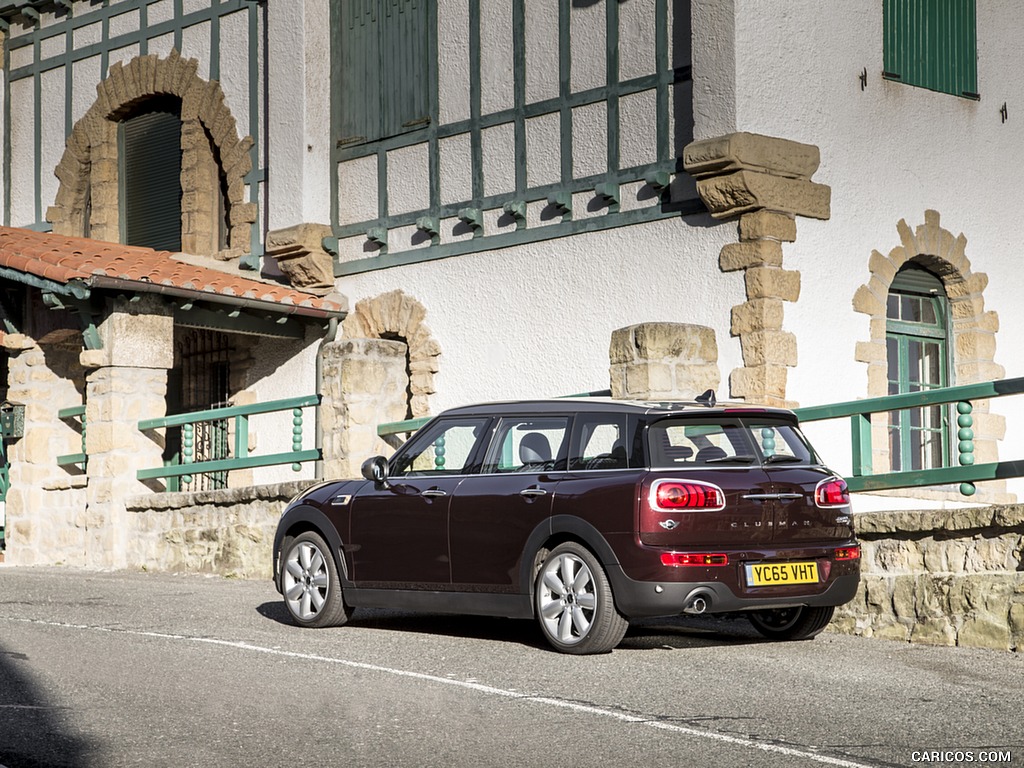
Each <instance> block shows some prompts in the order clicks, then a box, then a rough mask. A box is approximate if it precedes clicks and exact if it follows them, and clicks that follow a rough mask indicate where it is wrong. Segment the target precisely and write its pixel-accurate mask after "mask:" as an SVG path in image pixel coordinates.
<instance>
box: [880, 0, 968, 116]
mask: <svg viewBox="0 0 1024 768" xmlns="http://www.w3.org/2000/svg"><path fill="white" fill-rule="evenodd" d="M882 26H883V48H884V73H883V74H884V76H885V77H886V78H888V79H890V80H898V81H900V82H902V83H907V84H908V85H916V86H920V87H922V88H928V89H930V90H933V91H940V92H942V93H951V94H954V95H956V96H966V97H967V98H972V99H976V98H978V44H977V28H976V26H977V23H976V13H975V0H885V2H884V10H883V25H882Z"/></svg>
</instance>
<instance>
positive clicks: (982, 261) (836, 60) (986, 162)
mask: <svg viewBox="0 0 1024 768" xmlns="http://www.w3.org/2000/svg"><path fill="white" fill-rule="evenodd" d="M737 6H738V12H737V14H736V19H737V29H736V49H737V51H740V52H741V53H740V55H739V56H738V57H737V66H736V82H735V92H736V105H735V109H736V124H735V130H740V131H751V132H756V133H763V134H768V135H773V136H780V137H784V138H787V139H793V140H796V141H801V142H807V143H810V144H815V145H817V146H818V147H819V148H820V150H821V167H820V169H819V171H818V172H817V173H816V174H815V176H814V180H815V181H817V182H820V183H822V184H827V185H828V186H829V187H831V189H832V211H831V218H830V219H829V220H828V221H827V222H818V221H811V220H807V219H800V220H798V224H797V230H798V237H797V242H796V243H794V244H791V245H786V246H785V248H784V252H785V267H786V268H788V269H797V270H799V271H800V273H801V279H802V290H801V296H800V301H799V302H798V303H796V304H795V305H787V308H786V319H785V327H786V328H787V329H788V330H792V331H794V332H795V333H796V334H797V338H798V344H799V357H800V364H799V366H798V367H797V368H796V369H794V370H792V371H791V372H790V377H789V396H790V397H791V398H793V399H795V400H798V401H799V402H800V403H801V404H804V405H812V404H817V403H823V402H836V401H839V400H850V399H856V398H859V397H864V396H865V395H866V390H867V366H866V364H863V363H858V362H856V361H855V360H854V348H855V345H856V343H857V342H858V341H867V340H869V338H870V335H869V330H868V317H867V316H866V315H863V314H859V313H856V312H854V310H853V306H852V299H853V294H854V292H855V291H856V290H857V288H858V287H859V286H860V285H862V284H864V283H866V282H867V281H868V279H869V278H870V273H869V271H868V258H869V257H870V255H871V252H872V250H878V251H880V252H881V253H883V254H887V253H888V252H889V251H890V250H891V249H892V248H894V247H896V246H899V245H900V238H899V235H898V233H897V230H896V225H897V222H898V221H899V220H900V219H905V220H906V222H907V224H908V225H910V227H911V228H916V227H917V226H918V225H921V224H923V223H924V212H925V210H926V209H932V210H935V211H938V212H939V214H940V216H941V221H940V223H941V226H942V227H943V228H944V229H947V230H949V231H950V232H951V233H952V234H953V235H954V236H956V235H959V234H960V233H963V234H964V235H965V236H966V238H967V250H966V254H967V257H968V259H969V260H970V263H971V269H972V271H973V272H983V273H985V274H987V275H988V278H989V284H988V287H987V288H986V290H985V292H984V298H985V309H986V310H991V311H995V312H997V313H998V314H999V320H1000V330H999V332H998V334H997V346H996V357H995V362H996V363H999V364H1001V365H1003V366H1004V367H1005V369H1006V375H1007V376H1008V377H1016V376H1022V375H1024V364H1021V363H1020V362H1019V361H1018V360H1017V357H1016V356H1015V355H1014V354H1013V353H1014V349H1015V346H1016V344H1015V340H1016V339H1018V338H1020V335H1021V333H1024V311H1022V310H1021V305H1020V302H1019V299H1018V297H1017V286H1018V284H1019V280H1018V279H1016V278H1017V275H1018V273H1019V268H1018V266H1017V265H1018V263H1019V255H1018V253H1017V251H1018V245H1017V238H1016V236H1015V235H1016V231H1017V221H1018V218H1019V212H1018V208H1019V205H1018V200H1019V193H1018V191H1017V186H1018V184H1017V181H1016V176H1015V173H1014V172H1013V169H1018V168H1020V167H1022V165H1024V145H1022V144H1021V142H1020V140H1019V131H1018V130H1017V129H1015V128H1014V125H1015V123H1016V122H1017V121H1016V120H1014V119H1013V114H1014V113H1013V111H1012V105H1014V104H1020V103H1022V97H1024V83H1022V82H1021V80H1020V78H1019V77H1017V73H1016V71H1015V66H1014V63H1015V62H1019V61H1020V60H1021V58H1022V53H1024V51H1022V48H1024V46H1022V43H1021V40H1020V36H1019V34H1017V33H1016V32H1015V30H1019V29H1021V28H1022V25H1024V7H1022V6H1020V5H1019V4H1017V3H1012V2H992V3H979V4H978V8H977V39H978V83H979V90H980V92H981V100H980V101H971V100H968V99H964V98H959V97H956V96H950V95H947V94H940V93H935V92H932V91H928V90H925V89H922V88H915V87H911V86H908V85H902V84H899V83H894V82H890V81H886V80H883V79H882V76H881V70H882V14H881V9H880V7H879V4H878V3H877V2H868V1H867V0H861V1H860V2H850V3H828V4H822V3H819V2H815V0H798V1H796V2H788V3H786V4H784V7H783V6H780V5H775V4H771V5H769V4H765V3H759V2H742V3H739V2H738V3H737ZM825 52H827V55H823V54H824V53H825ZM696 69H697V65H696V63H695V71H696ZM864 69H866V70H867V85H866V88H864V89H863V90H862V89H861V82H860V79H859V75H860V74H861V72H862V70H864ZM1004 102H1006V103H1007V104H1008V105H1010V109H1011V111H1010V119H1009V120H1007V122H1006V123H1003V122H1002V121H1001V117H1000V114H999V108H1000V106H1001V105H1002V104H1003V103H1004ZM825 319H827V321H826V320H825ZM993 411H994V412H996V413H1000V414H1003V415H1005V416H1006V417H1007V437H1006V440H1005V441H1004V442H1003V443H1002V445H1001V447H1000V458H1002V459H1017V458H1021V457H1024V398H1021V397H1016V398H1003V399H1000V400H996V401H993ZM840 431H841V432H842V435H843V438H842V441H841V445H842V446H843V447H844V456H845V457H847V459H848V456H849V448H848V445H847V443H848V438H846V434H847V429H846V425H845V424H841V430H840ZM816 442H818V443H819V445H820V443H821V440H820V439H819V440H817V441H816ZM837 445H838V443H837ZM830 448H831V446H830ZM828 454H829V455H832V451H831V450H830V451H829V452H828ZM1014 485H1015V486H1016V489H1017V492H1018V493H1019V492H1020V483H1019V482H1015V483H1014Z"/></svg>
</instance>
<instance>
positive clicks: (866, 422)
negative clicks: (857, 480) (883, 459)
mask: <svg viewBox="0 0 1024 768" xmlns="http://www.w3.org/2000/svg"><path fill="white" fill-rule="evenodd" d="M850 439H851V442H852V448H853V455H852V457H851V458H852V459H853V476H854V477H861V476H862V475H870V474H871V473H872V472H873V462H872V460H871V415H870V414H867V413H855V414H853V415H852V416H851V417H850Z"/></svg>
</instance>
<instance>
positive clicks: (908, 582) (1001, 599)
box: [832, 505, 1024, 652]
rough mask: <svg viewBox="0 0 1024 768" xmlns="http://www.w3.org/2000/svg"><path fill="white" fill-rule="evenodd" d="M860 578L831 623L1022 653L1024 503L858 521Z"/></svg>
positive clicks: (870, 633) (867, 516) (861, 631)
mask: <svg viewBox="0 0 1024 768" xmlns="http://www.w3.org/2000/svg"><path fill="white" fill-rule="evenodd" d="M855 525H856V529H857V536H858V537H859V538H860V540H861V544H862V546H863V560H862V569H863V570H862V579H861V586H860V590H859V592H858V593H857V597H856V598H855V599H854V600H853V602H851V603H849V604H848V605H845V606H843V607H842V608H840V609H839V611H838V613H837V615H836V618H835V620H834V621H833V623H832V626H833V627H834V628H836V629H838V630H840V631H842V632H847V633H850V634H856V635H861V636H864V637H881V638H889V639H894V640H907V641H910V642H915V643H925V644H929V645H964V646H972V647H979V648H995V649H998V650H1016V651H1017V652H1024V505H1007V506H996V507H979V508H975V509H957V510H931V511H923V512H869V513H863V514H859V515H857V516H856V517H855Z"/></svg>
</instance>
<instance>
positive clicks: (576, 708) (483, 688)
mask: <svg viewBox="0 0 1024 768" xmlns="http://www.w3.org/2000/svg"><path fill="white" fill-rule="evenodd" d="M6 620H7V621H16V622H20V623H23V624H41V625H44V626H48V627H60V628H63V629H78V630H88V631H93V632H110V633H112V634H119V635H134V636H136V637H153V638H159V639H162V640H175V641H179V642H187V643H203V644H206V645H219V646H223V647H226V648H235V649H237V650H241V651H249V652H251V653H264V654H268V655H271V656H284V657H287V658H291V659H302V660H304V661H317V662H323V663H325V664H337V665H339V666H343V667H350V668H352V669H362V670H367V671H370V672H379V673H382V674H387V675H394V676H396V677H407V678H411V679H414V680H422V681H424V682H428V683H436V684H439V685H447V686H451V687H454V688H463V689H466V690H471V691H476V692H478V693H483V694H485V695H488V696H500V697H502V698H506V699H517V700H519V701H525V702H529V703H534V704H543V705H546V706H550V707H560V708H562V709H568V710H572V711H573V712H579V713H581V714H586V715H594V716H597V717H606V718H611V719H613V720H619V721H621V722H625V723H631V724H635V725H643V726H647V727H650V728H657V729H658V730H661V731H669V732H670V733H678V734H681V735H684V736H693V737H696V738H700V739H708V740H710V741H717V742H722V743H725V744H732V745H734V746H739V747H746V748H748V749H756V750H760V751H761V752H767V753H770V754H775V755H786V756H787V757H796V758H801V759H803V760H810V761H812V762H815V763H821V764H822V765H832V766H837V767H838V768H875V767H874V766H873V765H872V764H871V763H857V762H853V761H851V760H844V759H842V758H839V757H830V756H828V755H822V754H819V753H817V752H811V751H809V750H804V749H795V748H793V747H785V746H782V745H779V744H773V743H771V742H765V741H758V740H757V739H752V738H744V737H742V736H731V735H729V734H726V733H718V732H716V731H707V730H701V729H698V728H691V727H689V726H685V725H676V724H675V723H667V722H665V721H663V720H652V719H650V718H647V717H641V716H639V715H631V714H628V713H625V712H617V711H615V710H614V709H605V708H603V707H597V706H593V705H591V704H580V703H578V702H573V701H565V700H563V699H554V698H551V697H549V696H537V695H533V694H529V693H521V692H518V691H510V690H506V689H504V688H495V687H494V686H490V685H483V684H482V683H477V682H467V681H464V680H454V679H452V678H448V677H438V676H437V675H428V674H426V673H424V672H412V671H409V670H405V669H395V668H393V667H384V666H380V665H378V664H366V663H365V662H361V661H351V660H349V659H339V658H335V657H332V656H319V655H316V654H311V653H297V652H295V651H283V650H281V649H279V648H267V647H265V646H261V645H252V644H250V643H246V642H242V641H236V640H218V639H216V638H212V637H192V636H189V635H176V634H169V633H165V632H145V631H142V630H133V629H118V628H113V627H100V626H90V625H87V624H67V623H64V622H57V621H42V620H39V619H18V618H6ZM0 768H3V766H0Z"/></svg>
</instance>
